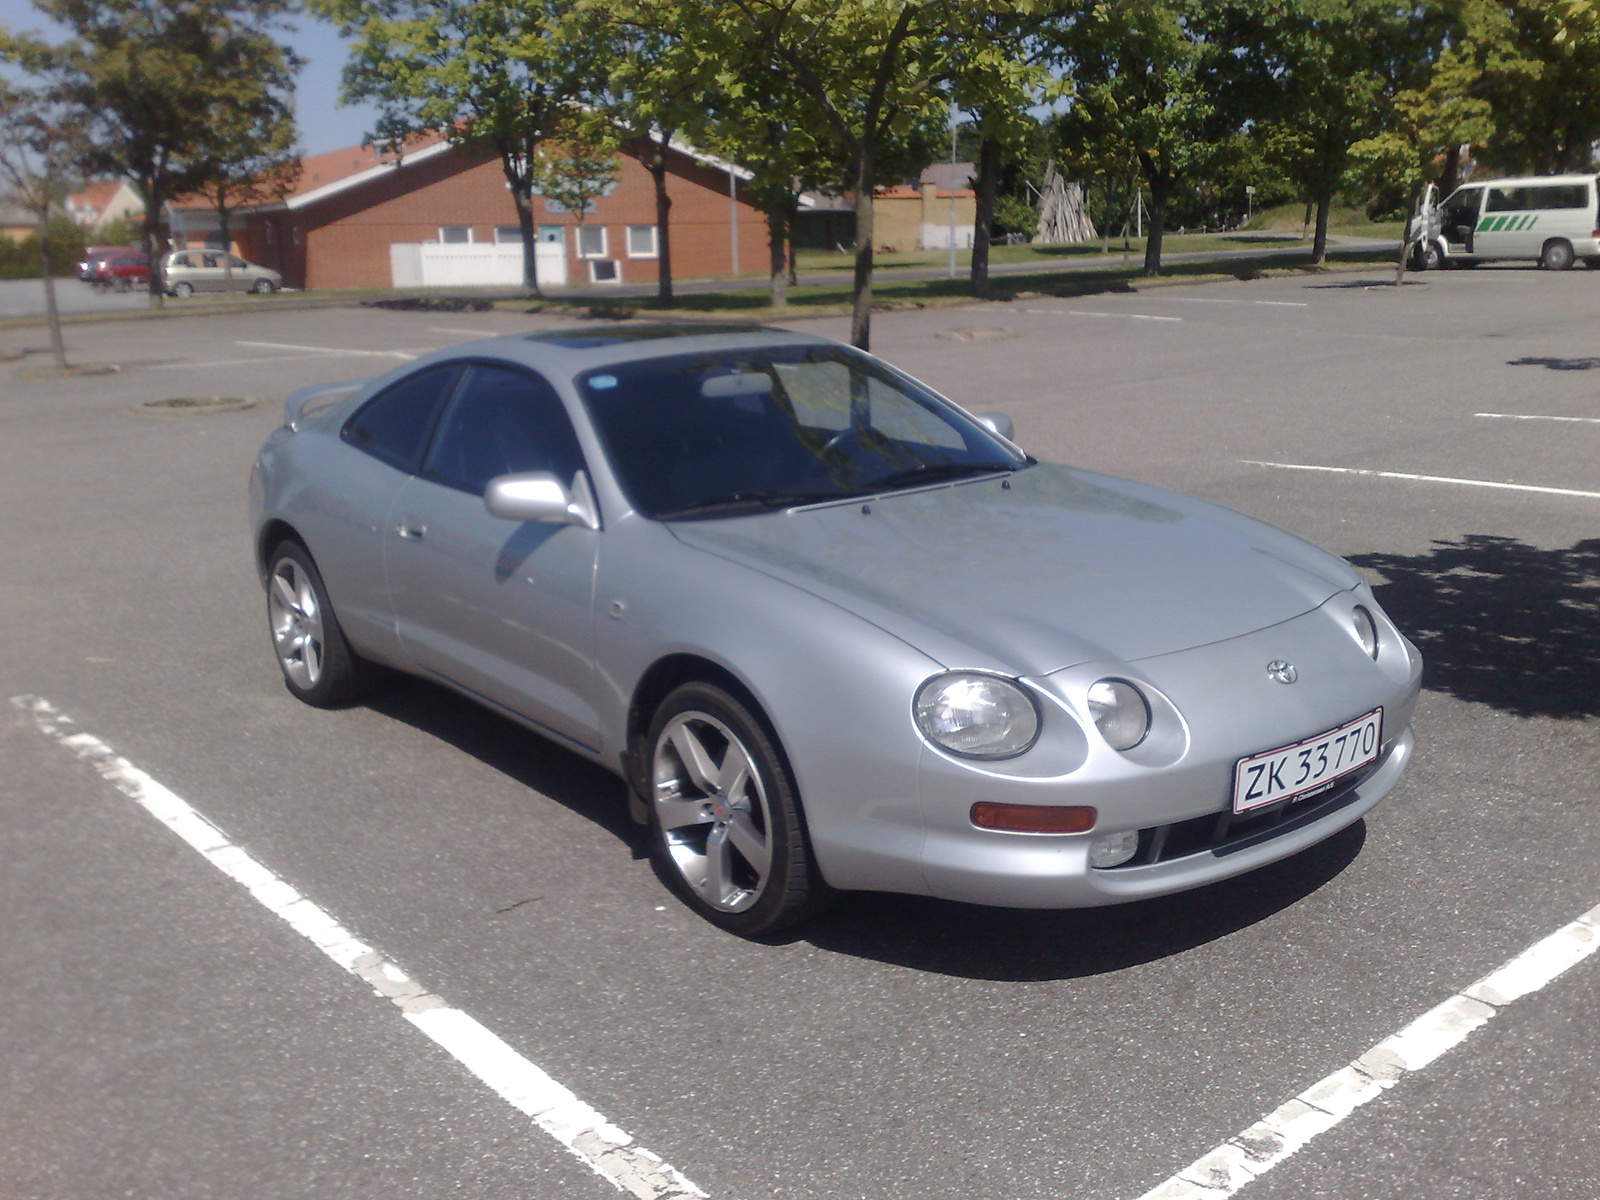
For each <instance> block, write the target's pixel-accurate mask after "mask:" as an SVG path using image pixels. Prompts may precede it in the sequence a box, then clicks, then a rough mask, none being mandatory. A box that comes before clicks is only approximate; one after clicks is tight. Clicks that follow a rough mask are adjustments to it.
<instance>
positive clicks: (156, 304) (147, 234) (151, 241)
mask: <svg viewBox="0 0 1600 1200" xmlns="http://www.w3.org/2000/svg"><path fill="white" fill-rule="evenodd" d="M137 191H138V193H139V198H140V199H141V200H143V201H144V220H143V222H142V224H141V234H140V242H141V243H142V244H143V246H144V256H145V257H146V258H147V259H149V260H150V285H149V286H150V307H151V308H161V307H163V306H164V305H165V304H166V300H167V276H166V272H165V271H164V270H163V269H162V266H163V264H162V262H161V205H162V203H163V201H164V200H165V197H162V196H157V195H156V194H155V192H156V189H155V185H154V183H153V182H152V181H151V180H148V179H141V180H140V181H139V186H138V188H137Z"/></svg>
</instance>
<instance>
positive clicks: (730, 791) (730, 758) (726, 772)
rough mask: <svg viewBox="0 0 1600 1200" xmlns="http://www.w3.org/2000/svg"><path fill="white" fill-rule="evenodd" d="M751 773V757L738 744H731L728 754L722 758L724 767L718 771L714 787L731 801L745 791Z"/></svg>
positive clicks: (729, 744)
mask: <svg viewBox="0 0 1600 1200" xmlns="http://www.w3.org/2000/svg"><path fill="white" fill-rule="evenodd" d="M750 772H751V762H750V755H749V754H748V753H746V751H745V748H744V747H743V746H741V745H740V744H739V743H738V742H729V743H728V750H727V753H726V754H724V755H723V756H722V766H721V767H719V768H718V769H717V775H716V779H715V781H714V782H713V786H714V787H715V788H716V790H717V791H719V792H721V793H722V794H723V795H724V796H726V797H728V799H729V800H730V801H731V800H733V799H734V797H736V796H738V795H739V793H740V792H741V791H743V790H744V786H745V783H746V782H747V781H748V780H749V778H750Z"/></svg>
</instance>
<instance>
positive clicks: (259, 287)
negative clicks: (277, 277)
mask: <svg viewBox="0 0 1600 1200" xmlns="http://www.w3.org/2000/svg"><path fill="white" fill-rule="evenodd" d="M250 290H251V291H252V292H254V293H255V294H256V295H258V296H270V295H272V280H270V279H258V280H256V281H255V284H254V286H252V287H251V289H250Z"/></svg>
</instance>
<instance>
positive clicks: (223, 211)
mask: <svg viewBox="0 0 1600 1200" xmlns="http://www.w3.org/2000/svg"><path fill="white" fill-rule="evenodd" d="M217 236H218V237H220V238H221V239H222V294H223V295H224V296H231V295H233V238H232V237H230V236H229V229H228V202H227V200H226V199H225V198H224V197H223V196H222V195H221V194H220V193H219V194H218V197H217Z"/></svg>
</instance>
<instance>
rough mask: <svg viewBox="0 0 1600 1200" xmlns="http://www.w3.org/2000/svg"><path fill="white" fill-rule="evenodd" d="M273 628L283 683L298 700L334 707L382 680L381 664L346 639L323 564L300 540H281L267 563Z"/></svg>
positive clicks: (315, 705)
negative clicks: (360, 654)
mask: <svg viewBox="0 0 1600 1200" xmlns="http://www.w3.org/2000/svg"><path fill="white" fill-rule="evenodd" d="M267 626H268V628H269V629H270V631H271V633H272V649H273V652H274V653H275V654H276V655H277V658H278V667H279V669H280V670H282V672H283V682H284V684H285V685H286V686H287V687H288V689H289V691H290V692H292V693H293V694H294V696H295V698H296V699H298V700H303V701H304V702H305V703H307V704H310V705H313V706H314V707H317V708H331V707H334V706H336V705H340V704H346V703H348V702H349V701H351V700H354V699H357V698H358V697H360V696H362V695H363V694H365V693H366V692H368V691H370V690H372V688H373V686H374V685H375V684H376V683H377V682H378V679H379V675H378V668H377V667H375V666H373V665H372V664H371V663H369V662H367V661H366V660H364V659H362V658H358V657H357V656H356V654H355V652H354V651H352V650H351V649H350V645H349V643H348V642H346V641H345V638H344V630H343V629H341V628H340V627H339V618H338V616H337V615H336V614H335V613H334V611H333V605H332V604H331V603H330V602H329V600H328V589H327V587H326V586H325V585H324V584H323V582H322V576H321V574H320V573H319V572H318V571H317V565H316V563H314V562H313V561H312V560H311V555H310V553H309V552H308V551H307V550H306V548H305V547H304V546H302V545H300V543H298V542H283V543H282V544H280V545H279V546H278V548H277V549H276V550H274V551H273V552H272V559H271V561H270V562H269V563H268V565H267Z"/></svg>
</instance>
